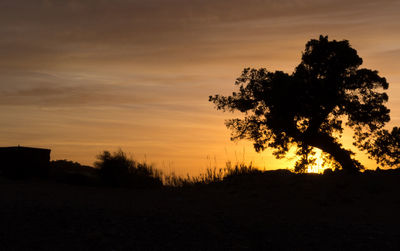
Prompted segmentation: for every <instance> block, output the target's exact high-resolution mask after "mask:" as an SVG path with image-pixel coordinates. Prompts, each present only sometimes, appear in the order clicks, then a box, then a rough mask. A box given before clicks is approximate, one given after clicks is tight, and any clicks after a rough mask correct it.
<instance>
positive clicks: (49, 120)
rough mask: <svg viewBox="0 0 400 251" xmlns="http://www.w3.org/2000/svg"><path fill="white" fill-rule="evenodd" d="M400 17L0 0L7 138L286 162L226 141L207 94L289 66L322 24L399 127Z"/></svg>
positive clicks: (259, 1) (170, 159)
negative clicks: (378, 88)
mask: <svg viewBox="0 0 400 251" xmlns="http://www.w3.org/2000/svg"><path fill="white" fill-rule="evenodd" d="M399 13H400V1H398V0H382V1H376V0H347V1H344V0H279V1H278V0H246V1H244V0H243V1H239V0H229V1H228V0H141V1H139V0H113V1H111V0H110V1H107V0H86V1H85V0H37V1H32V0H2V1H1V2H0V114H1V117H0V142H1V143H0V144H1V145H2V146H10V145H18V144H20V145H24V146H33V147H45V148H51V149H52V155H51V156H52V159H69V160H73V161H78V162H80V163H83V164H89V165H91V164H92V163H93V161H94V160H95V156H96V155H97V154H99V153H100V152H101V151H102V150H111V151H114V150H117V149H118V148H119V147H121V148H122V149H123V150H124V151H126V152H128V153H129V154H132V155H133V157H134V158H136V159H138V160H145V159H146V160H147V161H148V162H150V163H154V164H155V165H156V167H158V168H160V169H163V170H164V171H165V172H167V173H168V172H171V171H175V172H176V173H178V174H186V173H190V174H192V175H196V174H198V173H199V172H202V171H204V169H205V168H207V167H213V166H215V165H216V166H218V167H223V166H224V163H225V162H226V161H227V160H230V161H232V162H236V161H243V160H244V161H246V162H248V161H253V163H255V164H256V165H257V166H259V167H261V168H264V167H265V168H267V169H274V168H286V167H291V166H290V161H291V160H290V159H289V160H280V161H278V160H275V159H274V157H273V156H272V155H271V154H270V152H269V151H266V152H264V153H261V154H256V153H255V152H254V150H253V149H252V146H251V144H250V143H249V142H246V141H239V142H237V143H234V142H230V140H229V134H230V133H229V131H228V130H227V129H226V128H225V126H224V119H226V118H230V117H233V116H235V115H232V114H223V113H222V112H220V111H216V110H214V107H213V105H212V104H211V103H209V102H208V96H209V95H213V94H217V93H220V94H225V95H229V94H230V93H231V92H232V91H233V90H234V86H233V83H234V80H235V78H236V77H238V76H239V74H240V72H241V70H242V69H243V68H244V67H266V68H267V69H269V70H271V71H274V70H284V71H286V72H289V73H291V72H292V71H293V69H294V67H295V66H296V65H297V64H298V63H299V62H300V57H301V52H302V50H303V49H304V45H305V43H306V42H307V41H308V40H310V39H311V38H318V36H319V35H320V34H323V35H328V36H329V38H330V39H336V40H342V39H347V40H349V41H350V43H351V45H352V46H353V47H354V48H355V49H356V50H357V51H358V53H359V55H360V56H361V57H362V58H363V59H364V65H363V66H364V67H368V68H371V69H376V70H378V71H379V72H380V74H381V75H382V76H384V77H386V78H387V79H388V82H389V84H390V86H389V91H388V93H389V103H388V106H389V108H390V109H391V111H392V112H391V116H392V121H391V122H390V124H389V126H393V125H400V70H399V66H400V33H399V30H400V15H399ZM343 140H344V142H349V140H351V134H346V135H345V137H344V139H343ZM347 146H348V147H350V145H347ZM358 158H359V159H360V160H361V161H362V163H364V164H365V165H367V166H368V167H371V168H375V167H376V165H375V164H374V162H371V161H368V160H367V159H366V157H365V156H363V155H359V156H358Z"/></svg>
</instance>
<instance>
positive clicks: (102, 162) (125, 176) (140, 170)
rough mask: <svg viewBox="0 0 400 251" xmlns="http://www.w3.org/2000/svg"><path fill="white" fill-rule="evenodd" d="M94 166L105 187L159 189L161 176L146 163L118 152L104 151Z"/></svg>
mask: <svg viewBox="0 0 400 251" xmlns="http://www.w3.org/2000/svg"><path fill="white" fill-rule="evenodd" d="M97 158H98V161H97V162H95V166H96V167H97V168H99V172H100V177H101V179H102V180H103V182H104V183H105V184H106V185H111V186H130V187H161V186H162V179H161V174H160V173H159V172H158V171H157V170H155V169H153V167H152V166H150V165H148V164H146V163H139V162H136V161H134V160H133V159H131V158H128V157H127V156H126V154H125V153H124V152H123V151H122V150H119V151H117V152H114V153H110V152H109V151H104V152H103V153H102V154H100V155H98V156H97Z"/></svg>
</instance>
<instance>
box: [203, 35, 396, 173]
mask: <svg viewBox="0 0 400 251" xmlns="http://www.w3.org/2000/svg"><path fill="white" fill-rule="evenodd" d="M362 63H363V60H362V59H361V57H359V56H358V54H357V51H356V50H355V49H353V48H352V47H351V46H350V44H349V41H347V40H343V41H336V40H332V41H330V40H328V37H327V36H320V37H319V39H312V40H310V41H308V42H307V44H306V46H305V51H304V52H303V54H302V58H301V62H300V64H299V65H298V66H297V67H296V68H295V70H294V72H293V73H292V74H287V73H284V72H282V71H275V72H270V71H268V70H267V69H265V68H261V69H251V68H246V69H244V70H243V72H242V74H241V75H240V76H239V77H238V78H237V80H236V82H235V85H236V86H238V91H236V92H233V93H232V95H231V96H222V95H214V96H210V98H209V101H211V102H213V103H214V104H215V106H216V108H217V109H218V110H223V111H231V112H234V111H240V112H242V113H243V114H244V117H243V118H235V119H230V120H227V121H226V125H227V127H228V128H230V129H231V130H232V140H236V139H249V140H251V141H253V143H254V147H255V149H256V151H258V152H259V151H263V150H264V149H266V148H272V149H274V152H273V153H274V155H275V156H276V157H277V158H282V157H284V156H285V155H286V153H287V152H288V151H289V149H290V148H291V147H292V146H297V152H296V153H297V154H298V155H299V156H301V158H300V159H299V161H298V162H297V163H296V165H295V170H296V171H298V172H302V171H305V169H306V167H307V166H308V165H310V164H311V163H312V162H313V161H315V160H314V159H313V158H312V157H311V155H312V153H313V151H314V149H315V148H318V149H320V150H322V151H323V152H324V153H326V156H327V158H326V159H327V160H329V161H331V162H332V163H334V164H335V165H336V166H337V167H338V168H343V169H346V170H354V171H356V170H359V169H362V168H363V166H362V165H361V164H360V162H358V161H357V160H356V159H354V158H353V156H354V153H353V152H352V151H351V150H349V149H345V148H344V147H343V145H342V144H341V143H340V142H339V138H340V137H341V135H342V134H343V129H344V126H348V127H350V128H352V129H353V131H354V137H353V138H354V145H355V146H357V147H358V148H359V149H361V150H365V151H367V153H369V155H370V157H372V158H375V159H376V160H377V162H378V163H381V164H385V165H390V166H393V165H398V164H400V161H399V159H398V156H399V153H400V144H399V142H400V141H399V139H400V129H399V128H397V127H395V128H394V129H393V130H392V131H391V132H389V131H387V130H385V129H384V126H385V124H386V123H387V122H388V121H389V120H390V116H389V109H388V108H387V107H386V105H385V104H386V102H387V101H388V95H387V94H386V93H385V92H384V90H386V89H387V88H388V83H387V81H386V79H385V78H384V77H381V76H379V74H378V72H377V71H376V70H370V69H366V68H361V67H360V66H361V65H362Z"/></svg>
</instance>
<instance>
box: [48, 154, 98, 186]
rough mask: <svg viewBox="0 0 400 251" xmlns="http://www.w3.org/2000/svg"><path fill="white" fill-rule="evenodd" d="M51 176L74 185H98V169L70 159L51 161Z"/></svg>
mask: <svg viewBox="0 0 400 251" xmlns="http://www.w3.org/2000/svg"><path fill="white" fill-rule="evenodd" d="M50 177H51V178H53V179H55V180H56V181H58V182H63V183H68V184H74V185H97V184H98V183H99V179H98V170H97V169H95V168H93V167H91V166H85V165H81V164H80V163H78V162H73V161H70V160H65V159H64V160H53V161H51V162H50Z"/></svg>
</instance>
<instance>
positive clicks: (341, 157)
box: [303, 135, 359, 171]
mask: <svg viewBox="0 0 400 251" xmlns="http://www.w3.org/2000/svg"><path fill="white" fill-rule="evenodd" d="M303 143H305V144H307V145H310V146H313V147H316V148H319V149H321V150H322V151H324V152H326V153H329V154H330V155H331V156H332V157H333V158H334V159H335V160H336V161H337V162H339V164H340V165H341V166H342V168H343V169H344V170H348V171H358V170H359V166H358V165H357V164H358V162H357V161H356V160H354V159H352V158H351V151H349V150H346V149H344V148H342V145H341V144H339V143H337V142H335V139H334V138H333V137H331V136H329V135H318V136H314V137H307V138H306V139H305V140H303Z"/></svg>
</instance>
